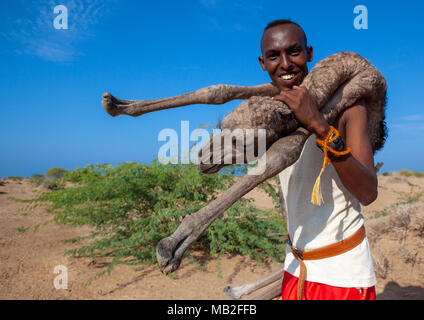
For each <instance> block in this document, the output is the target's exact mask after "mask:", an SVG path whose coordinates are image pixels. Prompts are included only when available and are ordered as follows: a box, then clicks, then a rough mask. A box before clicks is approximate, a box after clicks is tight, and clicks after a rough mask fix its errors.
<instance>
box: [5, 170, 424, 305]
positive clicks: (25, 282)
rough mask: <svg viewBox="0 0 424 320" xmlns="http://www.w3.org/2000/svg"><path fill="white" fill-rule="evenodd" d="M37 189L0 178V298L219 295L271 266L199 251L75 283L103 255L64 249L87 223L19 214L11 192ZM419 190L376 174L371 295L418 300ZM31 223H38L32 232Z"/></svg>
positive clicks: (260, 198) (416, 182)
mask: <svg viewBox="0 0 424 320" xmlns="http://www.w3.org/2000/svg"><path fill="white" fill-rule="evenodd" d="M41 190H42V187H34V186H33V185H31V184H30V183H29V181H28V180H27V179H24V180H11V179H1V180H0V299H227V297H226V296H225V295H224V293H223V289H224V287H225V286H227V285H240V284H243V283H246V282H249V281H253V280H256V279H258V278H260V277H261V276H263V275H265V274H266V273H268V272H269V271H270V270H272V269H274V268H275V267H277V265H276V264H272V263H270V264H267V265H265V266H260V265H258V264H257V263H256V262H254V261H253V260H251V259H249V258H246V257H242V256H238V255H236V256H231V255H227V256H225V257H224V258H222V259H221V261H220V262H219V263H218V262H217V260H216V259H214V258H213V257H210V256H208V255H207V254H204V253H200V252H199V253H196V255H197V256H198V257H199V258H200V261H201V268H199V266H195V265H193V264H190V263H188V261H187V260H183V263H182V265H181V267H180V269H179V270H178V271H177V272H175V273H174V274H173V276H172V277H165V276H164V275H162V274H161V273H160V271H159V270H158V269H157V268H156V267H155V266H154V267H146V268H143V269H141V270H138V271H134V268H133V267H130V266H124V265H120V266H118V267H116V269H115V270H114V271H112V273H111V274H110V275H108V276H104V277H101V278H100V279H98V280H96V281H94V282H93V283H92V284H91V285H90V286H88V287H86V288H83V287H82V285H83V284H84V283H85V282H86V281H87V280H88V279H89V278H90V277H92V276H93V275H95V274H96V273H98V272H99V271H100V270H103V269H104V268H105V267H106V266H107V260H106V259H105V258H96V259H89V258H78V259H77V258H72V257H70V256H65V255H64V251H65V250H69V249H72V248H74V247H75V244H72V243H63V242H62V240H64V239H69V238H73V237H76V236H82V235H85V234H87V233H88V231H89V229H88V228H71V227H67V226H58V225H55V224H53V223H49V224H47V225H43V224H44V223H45V222H46V221H48V220H50V216H49V215H48V214H47V213H46V212H45V210H44V209H43V208H41V207H37V208H34V209H32V210H31V211H30V213H28V214H24V213H23V211H22V210H21V209H22V208H23V207H24V204H22V203H19V202H16V201H14V200H13V199H12V198H20V199H30V198H32V197H34V192H37V191H41ZM423 194H424V178H420V177H414V176H411V177H405V176H403V175H400V174H399V173H392V174H389V175H385V176H383V175H380V176H379V197H378V199H377V200H376V201H375V202H374V203H373V204H371V205H370V206H368V207H365V208H363V214H364V216H365V217H366V228H367V235H368V238H369V241H370V244H371V247H372V252H373V258H374V263H375V268H376V273H377V277H378V283H377V286H376V289H377V298H378V299H423V300H424V196H423ZM247 197H252V198H254V200H255V202H256V204H257V206H258V207H260V208H264V209H266V208H271V207H272V202H271V200H270V199H269V198H268V197H267V196H266V194H265V193H264V192H262V191H261V190H258V189H255V190H253V191H251V192H250V193H249V194H248V195H247ZM36 225H41V226H40V227H39V228H38V229H37V230H36V231H34V226H36ZM58 265H63V266H66V268H67V270H68V289H67V290H57V289H55V287H54V285H53V281H54V279H55V277H56V276H57V274H55V273H54V269H55V267H56V266H58ZM217 270H221V274H220V275H218V272H217ZM245 298H246V299H249V298H251V296H247V297H245Z"/></svg>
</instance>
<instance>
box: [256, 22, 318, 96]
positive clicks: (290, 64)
mask: <svg viewBox="0 0 424 320" xmlns="http://www.w3.org/2000/svg"><path fill="white" fill-rule="evenodd" d="M261 51H262V57H259V63H260V65H261V67H262V70H264V71H268V74H269V77H270V78H271V80H272V82H273V83H274V85H275V86H276V87H277V88H278V89H280V90H287V89H291V88H292V87H293V86H295V85H296V86H298V85H300V84H301V83H302V81H303V79H304V78H305V77H306V75H307V74H308V66H307V62H311V61H312V57H313V49H312V47H307V44H306V37H305V35H304V33H303V31H302V29H300V28H299V27H298V26H296V25H294V24H284V25H279V26H275V27H272V28H270V29H268V30H266V31H265V32H264V34H263V36H262V40H261Z"/></svg>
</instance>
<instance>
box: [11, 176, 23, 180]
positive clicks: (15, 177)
mask: <svg viewBox="0 0 424 320" xmlns="http://www.w3.org/2000/svg"><path fill="white" fill-rule="evenodd" d="M8 179H10V180H16V181H20V180H23V179H24V178H23V177H21V176H10V177H9V178H8Z"/></svg>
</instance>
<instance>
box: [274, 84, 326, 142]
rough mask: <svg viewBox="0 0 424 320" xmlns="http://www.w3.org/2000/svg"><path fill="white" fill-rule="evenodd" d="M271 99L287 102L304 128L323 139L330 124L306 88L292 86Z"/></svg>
mask: <svg viewBox="0 0 424 320" xmlns="http://www.w3.org/2000/svg"><path fill="white" fill-rule="evenodd" d="M273 99H275V100H278V101H281V102H284V103H285V104H287V106H288V107H289V108H290V109H291V110H292V111H293V113H294V115H295V117H296V119H297V120H298V121H299V122H300V123H302V125H303V126H304V127H305V129H308V130H309V131H310V132H312V133H314V134H315V135H316V136H317V137H318V138H320V139H325V137H326V136H327V133H328V131H329V130H330V126H329V125H328V123H327V121H325V119H324V117H323V116H322V115H321V114H320V113H319V110H318V104H317V102H316V100H315V98H314V97H313V96H312V95H311V94H310V93H309V91H308V89H306V88H304V87H298V86H293V89H292V90H283V91H281V92H280V94H279V95H277V96H275V97H274V98H273Z"/></svg>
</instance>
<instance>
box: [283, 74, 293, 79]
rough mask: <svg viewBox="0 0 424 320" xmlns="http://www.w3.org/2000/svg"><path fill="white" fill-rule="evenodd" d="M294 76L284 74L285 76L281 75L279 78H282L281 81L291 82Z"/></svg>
mask: <svg viewBox="0 0 424 320" xmlns="http://www.w3.org/2000/svg"><path fill="white" fill-rule="evenodd" d="M294 76H295V75H294V74H285V75H282V76H281V77H282V78H283V80H291V79H293V78H294Z"/></svg>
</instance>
